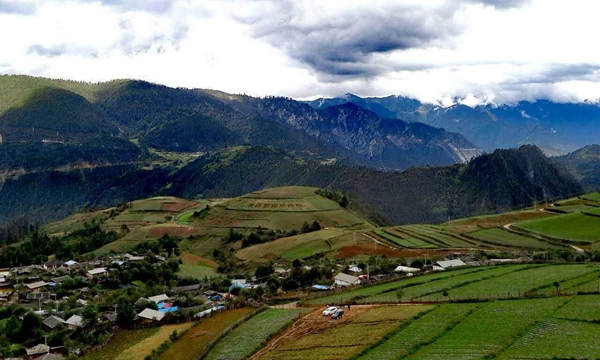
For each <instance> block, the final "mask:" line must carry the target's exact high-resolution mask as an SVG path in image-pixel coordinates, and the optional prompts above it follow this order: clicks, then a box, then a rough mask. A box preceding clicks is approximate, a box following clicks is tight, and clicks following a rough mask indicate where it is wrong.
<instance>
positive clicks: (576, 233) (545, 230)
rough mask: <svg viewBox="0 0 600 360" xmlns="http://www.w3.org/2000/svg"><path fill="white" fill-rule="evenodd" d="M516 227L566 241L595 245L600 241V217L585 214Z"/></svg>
mask: <svg viewBox="0 0 600 360" xmlns="http://www.w3.org/2000/svg"><path fill="white" fill-rule="evenodd" d="M515 226H516V227H518V228H522V229H525V230H529V231H532V232H534V233H540V234H543V235H548V236H551V237H555V238H560V239H565V240H575V241H581V242H587V243H594V242H597V241H599V240H600V217H596V216H588V215H585V214H583V213H574V214H566V215H557V216H553V217H551V218H547V219H541V220H530V221H523V222H518V223H516V224H515Z"/></svg>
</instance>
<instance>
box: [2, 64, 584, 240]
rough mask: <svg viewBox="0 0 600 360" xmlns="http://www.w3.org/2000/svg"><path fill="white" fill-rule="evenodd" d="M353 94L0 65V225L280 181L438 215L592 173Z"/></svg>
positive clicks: (486, 209) (374, 207)
mask: <svg viewBox="0 0 600 360" xmlns="http://www.w3.org/2000/svg"><path fill="white" fill-rule="evenodd" d="M397 100H398V102H397V103H396V104H397V106H398V109H400V108H401V102H402V101H404V103H405V104H404V105H402V106H405V107H409V106H415V104H416V103H415V102H414V101H413V100H410V99H403V100H402V99H399V98H398V99H397ZM401 100H402V101H401ZM357 102H358V103H355V102H350V103H349V102H345V103H339V104H330V106H325V105H323V106H321V108H320V109H315V108H314V106H315V104H312V106H311V105H310V104H306V103H303V102H299V101H294V100H292V99H288V98H282V97H267V98H256V97H250V96H246V95H231V94H227V93H223V92H219V91H214V90H198V89H174V88H169V87H166V86H161V85H156V84H151V83H147V82H143V81H132V80H119V81H112V82H108V83H100V84H88V83H79V82H73V81H64V80H50V79H43V78H34V77H26V76H0V136H1V141H2V143H1V144H0V224H3V225H4V226H5V227H6V229H8V230H1V229H0V236H3V234H7V233H11V232H14V231H16V232H17V233H20V232H21V230H22V229H30V228H32V227H36V226H38V225H41V224H44V223H47V222H48V221H51V220H56V219H60V218H62V217H65V216H67V215H69V214H71V213H73V212H74V211H80V210H85V209H93V208H97V207H108V206H115V205H118V204H122V203H125V202H129V201H132V200H135V199H139V198H144V197H149V196H155V195H173V196H178V197H185V198H189V199H195V198H207V197H231V196H239V195H242V194H245V193H249V192H252V191H256V190H260V189H263V188H265V187H273V186H285V185H304V186H314V187H321V188H328V189H333V190H340V191H342V192H344V193H346V194H347V195H348V197H349V199H350V203H351V207H352V208H353V209H354V210H355V211H357V212H360V213H361V214H364V215H365V216H366V217H367V218H368V219H370V220H372V221H373V222H375V223H379V224H406V223H417V222H441V221H444V220H446V219H447V218H448V217H450V218H456V217H462V216H469V215H474V214H484V213H493V212H501V211H508V210H511V209H515V208H518V207H523V206H528V205H530V204H531V203H532V202H534V201H544V200H553V199H557V198H562V197H566V196H571V195H576V194H579V193H582V192H583V190H584V187H583V185H582V182H583V183H584V184H586V185H587V183H586V181H585V178H588V179H592V178H593V174H592V173H593V171H592V173H585V172H583V171H581V170H580V172H576V171H574V170H573V169H574V168H573V166H577V165H574V164H575V163H574V161H575V160H574V159H575V157H572V158H564V159H562V160H561V159H556V160H555V161H552V160H550V159H548V158H547V157H546V156H545V155H544V154H543V153H542V152H541V151H540V149H539V148H538V147H535V146H521V147H519V148H517V149H510V150H498V151H494V152H491V153H489V154H482V151H481V150H479V149H478V148H477V147H475V146H474V145H473V144H472V143H471V142H469V141H468V140H466V139H465V138H464V137H463V136H462V135H459V134H456V133H452V132H448V131H446V130H443V129H441V128H437V127H434V126H430V125H427V124H423V123H419V122H407V121H403V120H400V119H396V118H394V117H392V116H391V114H390V113H384V111H383V110H382V108H381V107H378V106H375V105H369V106H367V105H365V104H364V103H360V102H359V101H358V100H357ZM411 104H412V105H411ZM381 106H383V105H381ZM386 106H388V107H389V108H390V109H392V107H391V105H389V104H386ZM365 107H366V108H365ZM389 111H392V110H389ZM396 111H400V110H396ZM394 116H395V115H394ZM470 159H472V160H471V161H469V162H468V163H467V161H468V160H470ZM572 160H573V161H572ZM565 168H567V169H570V170H571V171H573V175H572V174H570V173H568V172H567V171H566V170H565ZM391 170H393V171H391ZM398 170H402V171H398ZM574 176H575V177H577V178H575V177H574ZM592 185H593V181H592ZM588 186H589V185H588ZM15 224H17V225H15ZM2 231H4V232H2Z"/></svg>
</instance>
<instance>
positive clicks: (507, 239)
mask: <svg viewBox="0 0 600 360" xmlns="http://www.w3.org/2000/svg"><path fill="white" fill-rule="evenodd" d="M469 235H471V236H473V237H475V238H477V239H479V240H481V241H484V242H487V243H490V244H493V245H499V246H509V247H524V248H538V249H547V248H551V247H554V248H556V246H553V245H551V244H549V243H547V242H544V241H541V240H537V239H533V238H530V237H527V236H522V235H517V234H515V233H511V232H510V231H506V230H502V229H499V228H494V229H487V230H481V231H477V232H474V233H470V234H469Z"/></svg>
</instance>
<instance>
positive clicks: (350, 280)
mask: <svg viewBox="0 0 600 360" xmlns="http://www.w3.org/2000/svg"><path fill="white" fill-rule="evenodd" d="M333 279H334V280H335V284H336V285H337V286H352V285H358V284H360V279H359V278H357V277H356V276H352V275H348V274H344V273H339V274H337V275H336V276H335V277H334V278H333Z"/></svg>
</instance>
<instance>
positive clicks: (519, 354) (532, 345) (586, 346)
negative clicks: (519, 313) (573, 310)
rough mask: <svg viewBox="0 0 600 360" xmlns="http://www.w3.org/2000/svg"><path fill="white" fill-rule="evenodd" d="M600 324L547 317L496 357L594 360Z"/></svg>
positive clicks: (599, 347) (599, 350) (599, 344)
mask: <svg viewBox="0 0 600 360" xmlns="http://www.w3.org/2000/svg"><path fill="white" fill-rule="evenodd" d="M599 338H600V325H598V324H592V323H588V322H581V321H568V320H558V319H551V320H546V321H544V322H541V323H539V324H537V325H535V326H534V327H533V328H532V329H530V330H529V331H528V332H527V333H526V334H525V335H524V336H522V337H521V338H520V339H519V340H518V341H517V342H516V343H515V344H514V345H512V346H511V347H509V348H508V349H507V350H506V351H504V352H503V353H502V354H501V355H500V356H499V357H498V359H597V358H598V354H600V342H598V339H599Z"/></svg>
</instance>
